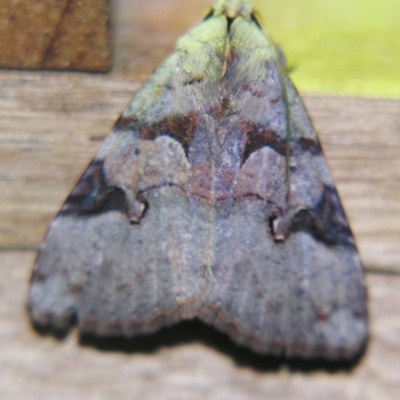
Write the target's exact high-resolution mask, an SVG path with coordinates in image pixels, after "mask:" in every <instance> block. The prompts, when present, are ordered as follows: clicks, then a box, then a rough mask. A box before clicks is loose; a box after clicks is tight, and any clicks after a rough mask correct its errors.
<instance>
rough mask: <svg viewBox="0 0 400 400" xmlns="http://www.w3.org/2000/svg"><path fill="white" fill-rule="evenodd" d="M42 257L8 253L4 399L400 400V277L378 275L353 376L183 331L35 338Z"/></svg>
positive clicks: (3, 302) (201, 331) (0, 294)
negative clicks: (34, 281) (31, 298)
mask: <svg viewBox="0 0 400 400" xmlns="http://www.w3.org/2000/svg"><path fill="white" fill-rule="evenodd" d="M34 257H35V252H24V253H21V252H1V253H0V266H1V272H2V279H1V281H0V320H1V325H0V342H1V343H2V344H3V345H2V347H1V350H0V397H1V399H2V400H15V399H24V400H30V399H32V400H33V399H43V400H46V399H55V398H57V399H59V400H68V399H71V400H72V399H77V398H79V399H97V400H103V399H104V400H106V399H114V398H118V399H121V400H123V399H130V400H132V399H140V400H145V399H149V400H150V399H155V398H160V394H162V395H161V397H162V398H163V399H166V400H168V399H171V400H172V399H174V400H176V399H185V400H188V399H189V400H197V399H199V400H200V399H207V398H208V399H210V398H212V399H227V398H229V399H235V400H236V399H237V400H241V399H249V398H251V399H253V400H258V399H260V400H261V399H262V400H268V399H274V400H276V399H298V400H301V399H307V400H312V399H324V400H330V399H332V400H337V399H341V400H346V399H349V400H350V399H352V400H354V399H360V400H361V399H362V400H369V399H370V400H376V399H379V400H385V399H388V400H389V399H396V398H399V396H400V380H399V379H398V377H399V371H400V350H399V346H398V343H399V333H400V319H399V318H398V310H399V309H400V296H399V293H400V277H393V276H387V275H377V274H370V275H369V276H368V279H367V284H368V287H369V297H370V301H369V307H370V314H371V326H370V330H371V340H370V343H369V347H368V350H367V352H366V354H365V356H364V357H363V358H362V359H361V360H360V362H359V364H358V365H355V366H354V367H353V368H352V369H350V370H343V369H342V368H340V367H341V366H340V365H339V366H336V367H337V368H335V367H333V368H332V366H329V365H327V364H321V363H320V364H318V363H301V362H287V361H285V360H277V359H274V358H270V357H261V356H256V355H254V354H252V353H251V352H250V351H247V350H244V349H240V348H238V347H237V346H235V345H233V344H231V343H230V340H229V339H228V338H227V337H226V336H225V335H221V334H218V333H216V332H215V331H214V330H213V329H211V328H207V327H205V326H201V325H196V324H194V326H193V325H192V326H191V325H190V324H186V325H185V324H183V325H181V326H178V327H176V328H171V329H166V330H163V331H162V332H160V333H158V334H155V335H152V336H150V337H146V338H142V339H140V338H139V339H136V340H132V341H119V342H118V341H108V342H107V341H98V342H96V341H88V340H87V341H86V342H85V344H83V345H80V344H79V343H78V338H77V335H76V332H75V334H72V335H70V336H69V337H67V338H66V339H65V340H62V341H59V340H57V339H55V338H53V337H43V336H41V335H39V334H37V333H36V332H34V331H33V329H32V328H31V325H30V323H29V320H28V316H27V313H26V309H25V301H26V293H27V286H28V280H29V275H30V273H31V267H32V263H33V261H34Z"/></svg>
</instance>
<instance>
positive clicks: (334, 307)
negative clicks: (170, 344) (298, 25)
mask: <svg viewBox="0 0 400 400" xmlns="http://www.w3.org/2000/svg"><path fill="white" fill-rule="evenodd" d="M257 29H258V28H257V26H256V25H255V24H253V23H251V22H250V21H246V20H240V19H239V18H238V19H237V20H235V22H234V23H233V24H232V26H231V46H232V51H233V53H234V58H235V62H233V63H232V64H231V65H232V68H235V69H236V70H232V71H228V73H227V77H228V78H229V79H231V81H228V82H227V83H226V85H227V86H229V85H230V84H232V85H233V88H234V89H235V90H236V91H237V92H238V94H239V95H238V96H237V97H236V99H238V100H237V101H238V102H239V103H240V101H241V99H244V100H243V104H244V106H243V108H242V109H240V108H239V109H238V110H237V113H236V115H237V119H238V123H242V126H245V127H247V130H245V131H244V132H243V134H247V148H248V151H247V152H245V153H244V154H245V155H246V157H244V158H243V161H244V162H243V164H242V165H241V169H240V172H239V175H238V176H239V178H238V183H237V186H236V196H237V197H236V199H235V202H234V203H231V204H222V203H221V204H220V205H219V206H218V207H217V217H216V241H215V243H216V247H215V258H216V261H215V265H214V267H213V268H212V274H213V280H212V281H211V282H212V283H211V284H210V289H209V293H208V301H207V304H206V307H205V308H204V309H203V314H202V318H203V319H204V320H205V321H208V322H210V323H212V324H214V325H215V326H216V327H218V328H219V329H221V330H223V331H225V332H227V333H228V334H229V335H230V336H231V337H232V338H233V339H234V340H235V341H236V342H237V343H239V344H242V345H245V346H248V347H250V348H252V349H253V350H256V351H258V352H262V353H273V354H284V355H289V356H302V357H315V356H323V357H327V358H341V357H353V356H354V355H355V354H357V353H359V352H360V349H361V348H362V346H363V345H364V343H365V340H366V337H367V324H366V306H365V299H366V295H365V287H364V278H363V269H362V264H361V261H360V259H359V256H358V253H357V250H356V247H355V245H354V240H353V237H352V234H351V232H350V229H349V227H348V224H347V221H346V218H345V215H344V212H343V210H342V207H341V204H340V200H339V198H338V196H337V193H336V190H335V187H334V185H333V182H332V178H331V176H330V174H329V171H328V169H327V166H326V163H325V160H324V157H323V154H322V151H321V147H320V145H319V142H318V139H317V137H316V134H315V131H314V129H313V127H312V125H311V123H310V119H309V117H308V115H307V112H306V110H305V108H304V106H303V104H302V102H301V99H300V98H299V96H298V94H297V92H296V90H295V89H294V87H293V85H292V84H291V82H290V80H289V78H287V77H285V76H284V75H283V74H282V73H281V76H279V70H278V64H277V61H276V59H275V58H274V57H271V53H273V45H272V43H270V42H269V41H268V40H267V38H265V37H263V38H261V37H260V36H259V34H258V33H257V32H256V30H257ZM242 31H246V32H247V35H243V34H242ZM236 34H237V35H236ZM248 37H251V38H253V41H252V42H251V45H250V46H253V48H252V49H250V50H251V51H249V44H248V42H246V40H248ZM257 37H258V38H259V41H258V42H257V41H256V40H255V39H254V38H257ZM257 65H264V66H265V68H264V70H263V71H264V72H263V73H261V74H260V71H261V69H260V68H256V67H255V66H257ZM243 66H248V67H247V68H243ZM283 85H285V87H284V88H283V87H282V86H283ZM284 90H286V93H287V100H286V104H287V106H288V111H289V112H288V113H286V115H285V112H284V109H283V108H282V104H283V103H284V102H285V99H284ZM253 117H254V119H253ZM287 117H289V119H288V118H287ZM285 124H289V126H288V129H289V130H290V133H291V139H290V158H288V157H287V156H286V155H287V152H286V144H287V135H286V133H285V130H286V127H285ZM287 168H288V169H289V172H290V177H289V178H290V181H289V185H288V186H286V180H285V173H286V169H287ZM274 184H275V185H276V186H275V187H276V189H275V190H273V189H274ZM286 190H288V192H287V195H286V196H285V191H286Z"/></svg>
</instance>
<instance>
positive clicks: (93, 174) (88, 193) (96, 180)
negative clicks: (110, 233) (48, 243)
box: [59, 160, 128, 215]
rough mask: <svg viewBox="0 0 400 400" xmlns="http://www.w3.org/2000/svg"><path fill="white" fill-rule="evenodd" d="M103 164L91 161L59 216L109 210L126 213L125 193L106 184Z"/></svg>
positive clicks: (101, 161)
mask: <svg viewBox="0 0 400 400" xmlns="http://www.w3.org/2000/svg"><path fill="white" fill-rule="evenodd" d="M103 164H104V162H103V160H93V161H92V162H91V163H90V164H89V166H88V168H87V169H86V171H85V172H84V173H83V175H82V177H81V179H80V180H79V181H78V184H77V185H76V186H75V188H74V189H73V191H72V192H71V194H70V195H69V196H68V197H67V200H66V201H65V203H64V205H63V207H62V208H61V211H60V212H59V215H70V214H75V215H76V214H78V215H88V214H94V213H99V212H106V211H110V210H119V211H121V212H125V213H126V212H127V210H128V206H127V200H126V195H125V192H124V191H123V189H122V188H118V187H111V186H109V185H108V184H107V180H106V176H105V173H104V168H103V167H104V165H103Z"/></svg>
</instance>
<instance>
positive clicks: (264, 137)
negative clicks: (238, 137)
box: [241, 122, 286, 165]
mask: <svg viewBox="0 0 400 400" xmlns="http://www.w3.org/2000/svg"><path fill="white" fill-rule="evenodd" d="M241 131H242V132H243V134H244V135H245V145H244V150H243V153H242V160H241V164H242V165H243V164H244V163H245V162H246V160H247V159H248V158H249V157H250V156H251V154H252V153H254V152H255V151H257V150H259V149H261V148H263V147H265V146H268V147H271V148H272V149H274V150H275V151H276V152H277V153H279V154H281V155H285V154H286V141H283V140H282V139H281V138H279V137H278V135H277V134H276V133H275V132H274V131H273V130H271V129H269V128H267V129H264V128H260V127H257V126H254V125H252V124H250V123H247V122H244V123H242V126H241Z"/></svg>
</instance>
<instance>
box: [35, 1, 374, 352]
mask: <svg viewBox="0 0 400 400" xmlns="http://www.w3.org/2000/svg"><path fill="white" fill-rule="evenodd" d="M281 59H282V57H280V56H279V51H278V50H277V49H276V47H275V46H274V44H273V43H272V41H271V39H270V38H269V37H268V36H267V35H265V34H264V33H263V32H262V29H261V27H260V25H259V23H258V22H257V19H256V17H255V16H254V14H253V13H252V8H251V6H250V4H249V3H248V2H247V1H245V0H219V1H218V2H217V3H216V5H215V6H214V8H213V9H212V10H211V11H210V13H209V14H208V15H207V17H206V18H205V19H204V21H203V22H202V23H201V24H199V25H198V26H196V27H194V28H193V29H192V30H190V31H189V32H188V33H187V34H186V35H184V36H183V37H181V38H180V39H179V40H178V42H177V45H176V49H175V51H174V52H173V53H172V55H171V56H170V57H168V58H167V59H166V60H165V61H164V63H163V64H162V65H161V66H160V67H159V68H158V69H157V70H156V71H155V72H154V73H153V74H152V75H151V77H150V78H149V80H148V81H147V82H146V83H145V84H144V85H143V87H142V88H141V89H140V91H139V92H138V93H137V94H136V96H135V97H134V99H133V100H132V101H131V102H130V104H129V105H128V107H127V109H126V110H125V111H124V112H123V114H122V115H121V117H120V118H119V120H118V121H117V122H116V124H115V126H114V128H113V131H112V132H111V134H110V135H109V137H108V138H107V139H106V141H105V142H104V144H103V145H102V147H101V148H100V150H99V152H98V154H97V155H96V157H95V158H94V160H93V161H92V162H91V163H90V165H89V166H88V168H87V169H86V171H85V172H84V174H83V176H82V177H81V179H80V180H79V182H78V183H77V185H76V186H75V188H74V189H73V191H72V192H71V194H70V195H69V196H68V198H67V200H66V201H65V203H64V205H63V206H62V208H61V210H60V211H59V213H58V214H57V216H56V217H55V219H54V221H53V222H52V223H51V225H50V227H49V230H48V232H47V235H46V238H45V240H44V243H43V245H42V246H41V249H40V252H39V254H38V258H37V261H36V265H35V267H34V270H33V274H32V278H31V283H30V291H29V310H30V315H31V318H32V320H33V322H34V324H35V325H37V326H39V327H44V328H47V329H50V330H54V331H61V332H66V331H68V330H69V329H70V327H71V326H72V325H73V324H75V323H76V324H77V325H78V328H79V330H80V332H82V333H91V334H95V335H99V336H107V335H122V336H126V337H132V336H135V335H141V334H146V333H150V332H154V331H156V330H158V329H160V328H161V327H164V326H170V325H173V324H175V323H178V322H179V321H181V320H184V319H193V318H197V319H199V320H201V321H204V322H205V323H207V324H210V325H212V326H214V327H215V328H216V329H218V330H220V331H222V332H225V333H227V334H228V335H229V336H230V337H231V339H232V340H233V341H234V342H236V343H237V344H239V345H242V346H246V347H248V348H250V349H252V350H253V351H255V352H259V353H264V354H274V355H282V356H288V357H293V356H299V357H304V358H311V357H323V358H328V359H341V358H354V357H356V356H357V355H358V354H359V353H360V352H361V350H362V349H363V347H364V345H365V343H366V338H367V333H368V330H367V309H366V289H365V285H364V274H363V267H362V263H361V261H360V258H359V255H358V253H357V249H356V246H355V243H354V239H353V236H352V233H351V230H350V228H349V225H348V223H347V220H346V217H345V214H344V212H343V209H342V206H341V204H340V200H339V197H338V195H337V192H336V189H335V187H334V184H333V181H332V178H331V176H330V174H329V171H328V168H327V165H326V163H325V160H324V157H323V154H322V150H321V146H320V144H319V141H318V138H317V136H316V133H315V131H314V129H313V127H312V124H311V121H310V119H309V117H308V114H307V112H306V110H305V108H304V106H303V104H302V101H301V99H300V97H299V95H298V93H297V91H296V89H295V88H294V86H293V84H292V83H291V81H290V79H289V78H288V76H287V75H286V72H285V71H284V67H283V66H282V65H281Z"/></svg>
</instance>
